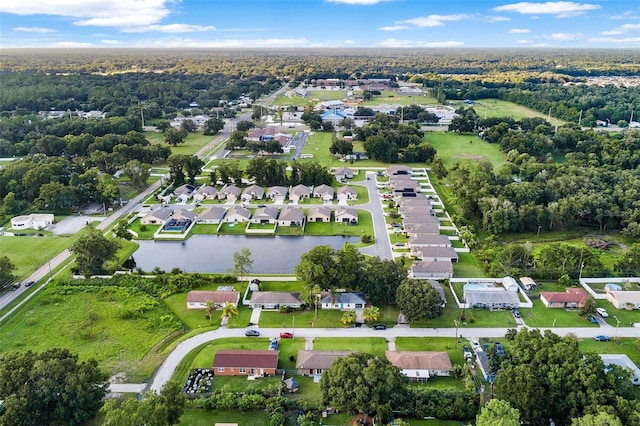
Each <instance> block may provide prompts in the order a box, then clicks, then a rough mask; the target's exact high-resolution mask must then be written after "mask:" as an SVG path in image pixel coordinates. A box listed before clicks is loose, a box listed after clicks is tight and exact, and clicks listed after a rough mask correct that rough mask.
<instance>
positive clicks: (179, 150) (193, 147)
mask: <svg viewBox="0 0 640 426" xmlns="http://www.w3.org/2000/svg"><path fill="white" fill-rule="evenodd" d="M142 134H143V135H144V137H145V138H147V140H148V141H149V142H151V143H164V136H163V135H162V133H160V132H143V133H142ZM214 137H215V136H205V135H203V134H202V132H201V131H200V132H196V133H189V135H188V136H187V138H186V139H185V141H184V143H181V144H179V145H177V146H172V147H171V153H172V154H184V155H192V154H194V153H195V152H196V151H198V150H199V149H200V148H202V147H203V146H205V145H206V144H208V143H209V142H211V140H212V139H213V138H214Z"/></svg>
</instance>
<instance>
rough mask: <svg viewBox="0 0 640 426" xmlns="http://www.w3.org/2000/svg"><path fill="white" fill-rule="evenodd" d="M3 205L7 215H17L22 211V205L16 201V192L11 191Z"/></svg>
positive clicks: (5, 197)
mask: <svg viewBox="0 0 640 426" xmlns="http://www.w3.org/2000/svg"><path fill="white" fill-rule="evenodd" d="M2 205H3V207H4V211H5V212H6V213H7V214H16V213H18V212H19V211H20V203H18V201H16V194H15V193H14V192H11V191H9V192H8V193H7V195H5V196H4V202H3V204H2Z"/></svg>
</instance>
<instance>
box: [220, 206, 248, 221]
mask: <svg viewBox="0 0 640 426" xmlns="http://www.w3.org/2000/svg"><path fill="white" fill-rule="evenodd" d="M250 218H251V210H249V209H248V208H246V207H243V206H240V205H237V204H236V205H233V206H231V208H230V209H229V210H227V214H226V216H225V217H224V219H223V222H227V223H237V222H248V221H249V219H250Z"/></svg>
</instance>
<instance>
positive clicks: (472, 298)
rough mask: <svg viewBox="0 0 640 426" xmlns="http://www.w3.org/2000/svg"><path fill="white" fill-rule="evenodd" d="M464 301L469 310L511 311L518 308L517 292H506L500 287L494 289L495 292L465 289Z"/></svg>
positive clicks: (485, 289)
mask: <svg viewBox="0 0 640 426" xmlns="http://www.w3.org/2000/svg"><path fill="white" fill-rule="evenodd" d="M465 287H466V286H465ZM464 301H465V302H466V303H467V304H468V306H469V307H471V308H487V309H512V308H517V307H519V306H520V298H519V297H518V293H517V292H513V291H506V290H504V289H503V288H500V287H496V288H495V290H490V289H487V288H484V289H479V288H470V289H466V288H465V290H464Z"/></svg>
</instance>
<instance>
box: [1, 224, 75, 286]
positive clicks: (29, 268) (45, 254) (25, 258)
mask: <svg viewBox="0 0 640 426" xmlns="http://www.w3.org/2000/svg"><path fill="white" fill-rule="evenodd" d="M82 232H83V231H82ZM75 240H76V237H75V236H58V235H47V236H44V237H7V236H0V247H2V252H3V253H4V254H6V255H7V256H8V257H9V259H10V260H11V262H12V263H13V264H14V265H15V267H16V268H15V269H14V271H13V275H15V276H16V277H17V280H23V279H24V278H26V277H27V276H28V275H30V274H31V273H33V272H34V271H35V270H36V269H38V268H39V267H40V266H42V265H44V264H45V263H47V261H48V260H49V258H50V257H51V258H53V257H54V256H56V255H57V254H58V253H60V252H61V251H62V250H64V249H66V248H67V247H69V246H70V245H71V244H73V242H74V241H75Z"/></svg>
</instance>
